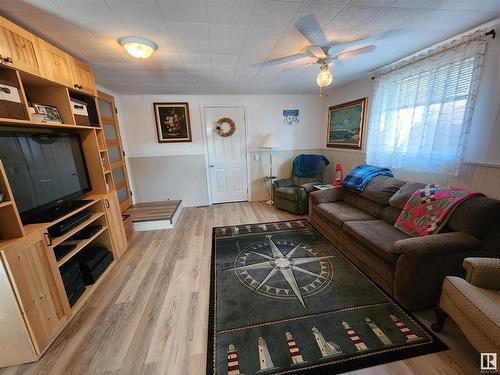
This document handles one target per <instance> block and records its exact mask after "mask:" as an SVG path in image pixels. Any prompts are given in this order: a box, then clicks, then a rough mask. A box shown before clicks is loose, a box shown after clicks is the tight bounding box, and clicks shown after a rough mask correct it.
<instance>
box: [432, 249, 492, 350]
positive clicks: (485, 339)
mask: <svg viewBox="0 0 500 375" xmlns="http://www.w3.org/2000/svg"><path fill="white" fill-rule="evenodd" d="M463 265H464V268H465V270H466V272H467V275H466V279H465V280H464V279H462V278H460V277H454V276H447V277H446V278H445V280H444V283H443V291H442V294H441V299H440V301H439V306H437V307H436V318H437V322H436V323H434V324H433V325H432V329H433V330H434V331H440V330H441V329H442V328H443V325H444V321H445V319H446V317H447V316H450V317H451V318H452V319H453V320H454V321H455V323H457V325H458V326H459V327H460V329H461V330H462V331H463V333H464V335H465V337H466V338H467V340H469V342H470V343H471V344H472V346H474V347H475V348H476V350H477V351H478V352H480V353H492V352H493V353H495V352H497V351H498V348H500V259H499V258H465V259H464V263H463Z"/></svg>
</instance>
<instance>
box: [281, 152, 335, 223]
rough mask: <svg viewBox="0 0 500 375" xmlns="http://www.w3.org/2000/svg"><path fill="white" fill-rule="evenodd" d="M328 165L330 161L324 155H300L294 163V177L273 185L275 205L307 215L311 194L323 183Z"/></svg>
mask: <svg viewBox="0 0 500 375" xmlns="http://www.w3.org/2000/svg"><path fill="white" fill-rule="evenodd" d="M328 164H330V163H329V161H328V159H327V158H325V157H324V156H323V155H306V154H301V155H298V156H297V157H296V158H295V160H294V161H293V168H292V177H291V178H286V179H281V180H276V181H275V182H274V183H273V198H274V205H275V206H276V207H277V208H280V209H282V210H285V211H289V212H293V213H295V214H299V215H304V214H306V213H307V211H308V210H309V192H310V191H311V189H312V187H313V186H314V185H318V184H322V183H323V174H324V172H325V168H326V166H327V165H328ZM304 166H305V167H306V168H305V169H304Z"/></svg>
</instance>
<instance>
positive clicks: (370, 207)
mask: <svg viewBox="0 0 500 375" xmlns="http://www.w3.org/2000/svg"><path fill="white" fill-rule="evenodd" d="M342 200H344V201H345V202H347V203H349V204H350V205H351V206H354V207H356V208H359V209H360V210H363V211H365V212H368V213H369V214H370V215H372V216H373V217H375V218H376V217H378V215H379V213H380V211H382V210H383V209H384V207H385V206H383V205H381V204H379V203H377V202H374V201H372V200H370V199H368V198H365V197H363V196H361V195H359V194H358V193H357V192H354V191H353V190H348V189H345V191H344V194H343V195H342Z"/></svg>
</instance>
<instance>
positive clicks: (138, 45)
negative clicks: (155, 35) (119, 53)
mask: <svg viewBox="0 0 500 375" xmlns="http://www.w3.org/2000/svg"><path fill="white" fill-rule="evenodd" d="M118 43H120V45H122V46H123V48H125V50H126V51H127V52H128V53H129V55H131V56H133V57H135V58H137V59H147V58H148V57H149V56H151V55H152V54H153V52H154V51H155V50H156V49H157V48H158V46H157V45H156V43H154V42H153V41H151V40H148V39H144V38H140V37H138V36H125V37H123V38H120V39H118Z"/></svg>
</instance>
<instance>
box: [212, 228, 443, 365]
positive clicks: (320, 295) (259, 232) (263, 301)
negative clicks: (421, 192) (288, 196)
mask: <svg viewBox="0 0 500 375" xmlns="http://www.w3.org/2000/svg"><path fill="white" fill-rule="evenodd" d="M210 288H211V292H210V293H211V296H210V315H209V335H208V361H207V374H211V375H215V374H217V375H243V374H245V375H254V374H289V373H293V374H334V373H340V372H345V371H349V370H355V369H359V368H363V367H368V366H375V365H378V364H381V363H385V362H391V361H395V360H399V359H404V358H409V357H415V356H419V355H423V354H428V353H433V352H436V351H440V350H444V349H447V347H446V345H444V344H443V343H442V342H441V341H440V340H439V339H437V338H436V337H435V336H434V335H433V334H432V333H431V332H430V331H428V330H427V329H426V328H425V327H424V326H423V325H422V324H421V323H419V322H418V321H417V320H416V319H415V318H414V317H412V315H411V314H410V313H408V312H406V311H405V310H404V309H403V308H402V307H400V306H399V305H398V304H397V303H396V302H395V301H394V300H393V299H392V298H391V297H389V296H388V295H387V294H385V293H384V292H383V291H382V290H381V289H379V288H378V287H377V285H375V284H374V283H373V282H372V281H371V280H370V279H369V278H367V277H366V276H365V275H364V274H363V273H362V272H361V271H359V270H358V269H357V268H356V267H355V266H354V265H353V264H352V263H351V262H350V261H349V260H347V258H345V257H344V256H343V255H342V254H341V253H340V252H339V251H338V250H337V249H336V248H335V247H334V246H333V245H331V244H330V243H329V242H328V241H327V240H326V239H325V238H324V237H323V236H322V235H321V234H319V233H318V232H317V231H316V230H315V229H314V228H313V227H312V226H311V225H310V224H309V223H308V222H307V221H306V220H295V221H282V222H276V223H265V224H250V225H238V226H228V227H219V228H214V231H213V249H212V270H211V285H210Z"/></svg>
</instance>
